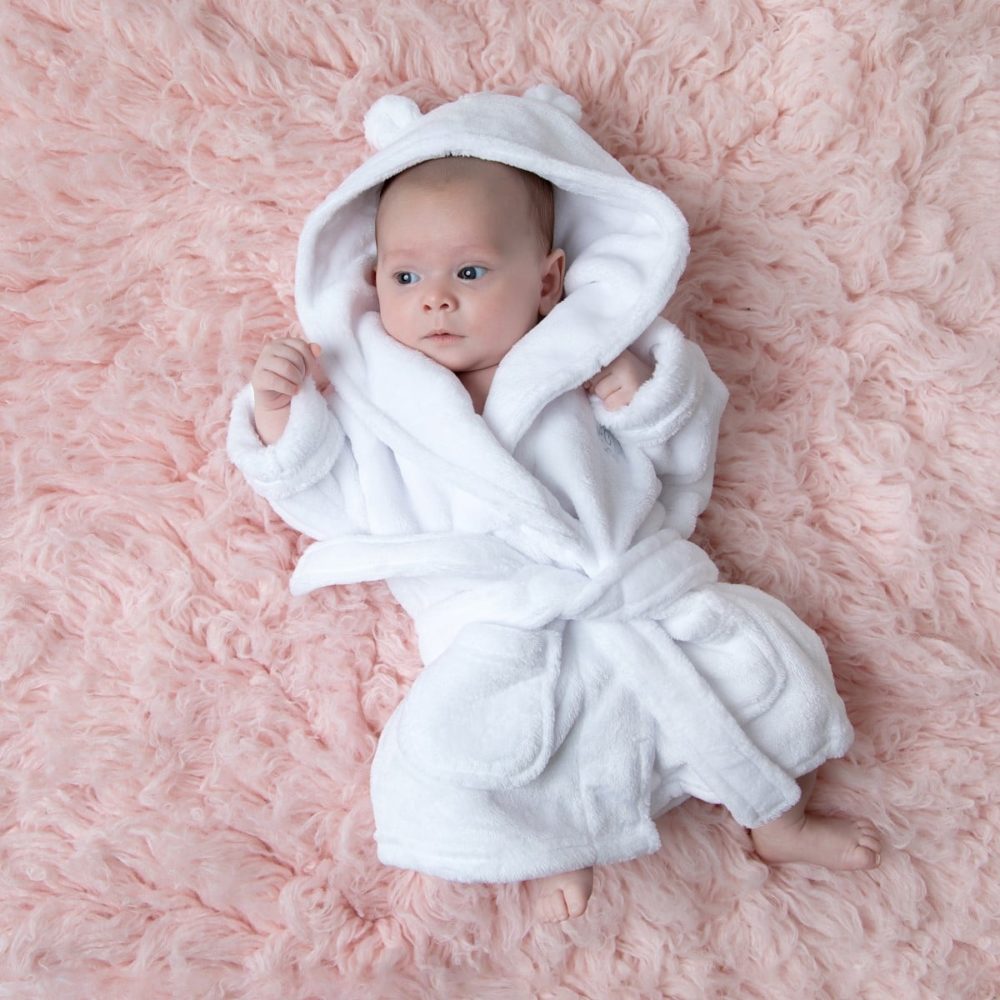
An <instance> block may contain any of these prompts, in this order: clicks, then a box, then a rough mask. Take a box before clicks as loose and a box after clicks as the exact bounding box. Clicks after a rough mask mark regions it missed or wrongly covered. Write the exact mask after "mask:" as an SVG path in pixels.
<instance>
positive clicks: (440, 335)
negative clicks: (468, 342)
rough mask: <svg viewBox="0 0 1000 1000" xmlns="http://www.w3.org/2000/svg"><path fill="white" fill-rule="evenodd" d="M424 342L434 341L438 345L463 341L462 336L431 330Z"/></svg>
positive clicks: (446, 331)
mask: <svg viewBox="0 0 1000 1000" xmlns="http://www.w3.org/2000/svg"><path fill="white" fill-rule="evenodd" d="M423 339H424V340H433V341H436V342H437V343H441V344H444V343H447V342H448V341H450V340H461V339H462V338H461V336H460V335H459V334H457V333H450V332H449V331H448V330H431V332H430V333H428V334H425V335H424V337H423Z"/></svg>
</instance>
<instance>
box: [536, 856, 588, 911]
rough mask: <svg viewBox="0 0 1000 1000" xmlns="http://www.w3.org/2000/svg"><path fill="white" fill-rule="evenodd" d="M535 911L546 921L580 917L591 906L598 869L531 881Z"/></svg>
mask: <svg viewBox="0 0 1000 1000" xmlns="http://www.w3.org/2000/svg"><path fill="white" fill-rule="evenodd" d="M527 886H528V899H529V901H530V906H531V911H532V913H534V915H535V918H536V919H537V920H540V921H542V922H543V923H557V922H558V921H560V920H568V919H569V918H570V917H578V916H580V914H581V913H583V911H584V910H585V909H586V908H587V901H588V900H589V899H590V894H591V892H593V890H594V869H593V868H581V869H579V870H578V871H575V872H562V873H560V874H559V875H548V876H546V877H545V878H536V879H532V880H531V881H530V882H528V883H527Z"/></svg>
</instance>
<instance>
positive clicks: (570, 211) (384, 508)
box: [229, 86, 852, 882]
mask: <svg viewBox="0 0 1000 1000" xmlns="http://www.w3.org/2000/svg"><path fill="white" fill-rule="evenodd" d="M579 117H580V109H579V105H578V104H577V103H576V102H575V100H573V99H572V98H571V97H569V96H568V95H566V94H563V93H561V92H559V91H558V90H556V89H555V88H553V87H546V86H542V87H536V88H533V89H531V90H529V91H528V92H527V93H526V94H525V95H524V96H523V97H516V96H511V95H500V94H492V93H477V94H472V95H467V96H465V97H462V98H460V99H458V100H457V101H454V102H452V103H449V104H445V105H442V106H440V107H438V108H436V109H435V110H433V111H431V112H429V113H427V114H426V115H425V114H421V112H420V111H419V109H418V108H417V106H416V105H415V104H414V103H413V102H412V101H409V100H408V99H405V98H402V97H399V96H388V97H385V98H383V99H381V100H380V101H378V102H376V104H375V105H374V106H373V107H372V109H371V110H370V111H369V113H368V115H367V117H366V122H365V124H366V135H367V137H368V139H369V142H370V143H371V144H372V146H373V147H375V149H376V151H375V152H374V154H373V155H372V156H371V157H370V158H369V159H368V160H367V161H366V162H365V163H364V164H363V165H362V166H361V167H359V168H358V169H357V170H356V171H355V172H354V173H352V174H351V175H350V176H349V177H348V178H347V179H346V180H345V181H344V182H343V183H342V184H341V185H340V186H339V187H338V188H337V189H336V190H335V191H334V192H333V193H332V194H331V195H330V196H329V198H327V199H326V201H324V202H323V204H322V205H320V207H319V208H317V209H316V210H315V211H314V212H313V214H312V215H311V216H310V218H309V219H308V221H307V223H306V225H305V229H304V231H303V234H302V237H301V241H300V248H299V255H298V266H297V274H296V303H297V307H298V312H299V318H300V320H301V323H302V325H303V328H304V330H305V332H306V335H307V336H308V337H309V339H311V340H313V341H315V342H317V343H319V344H320V345H321V347H322V348H323V355H322V362H323V364H324V365H325V367H326V369H327V371H328V374H329V377H330V380H331V384H332V389H331V390H329V391H327V393H326V394H325V395H321V394H320V393H319V392H318V390H317V389H316V387H315V385H314V384H313V383H312V382H311V381H310V382H308V383H307V384H306V386H305V387H304V388H303V390H302V391H301V392H300V393H299V395H297V396H296V397H295V400H294V402H293V407H292V415H291V418H290V421H289V424H288V427H287V429H286V431H285V432H284V434H283V435H282V437H281V438H280V439H279V441H277V442H276V443H275V444H273V445H271V446H269V447H265V446H264V445H263V444H262V443H261V442H260V440H259V439H258V438H257V435H256V433H255V430H254V426H253V418H252V410H253V398H252V389H250V387H247V388H246V389H244V391H243V392H242V393H240V395H239V396H238V398H237V399H236V402H235V405H234V409H233V416H232V422H231V427H230V435H229V453H230V456H231V457H232V459H233V461H234V462H236V464H237V465H238V466H239V467H240V469H241V470H242V471H243V472H244V474H245V475H246V477H247V479H248V480H249V482H250V484H251V485H252V486H253V487H254V489H255V490H257V492H258V493H260V494H261V495H262V496H264V497H265V498H267V499H268V500H269V501H270V502H271V504H272V505H273V506H274V508H275V510H276V511H277V512H278V513H279V514H280V515H281V516H282V517H283V518H284V519H285V520H286V521H287V522H288V523H289V524H291V525H293V526H294V527H296V528H298V529H299V530H300V531H302V532H303V533H305V534H306V535H308V536H309V537H311V538H313V539H316V540H317V541H316V543H315V544H314V545H312V546H311V547H310V548H309V549H308V550H307V551H306V553H305V554H304V556H303V557H302V559H301V561H300V563H299V565H298V567H297V568H296V571H295V573H294V575H293V577H292V589H293V592H295V593H297V594H303V593H307V592H309V591H311V590H314V589H316V588H318V587H322V586H326V585H332V584H347V583H357V582H361V581H372V580H380V579H385V580H387V581H388V583H389V585H390V587H391V588H392V590H393V593H394V594H395V596H396V597H397V599H398V600H399V601H400V603H401V604H402V605H403V607H404V608H405V609H406V610H407V612H408V613H409V614H410V615H411V616H412V618H413V620H414V624H415V628H416V632H417V636H418V640H419V646H420V652H421V657H422V660H423V662H424V665H425V666H424V670H423V671H422V672H421V674H420V676H419V677H418V679H417V680H416V682H415V683H414V685H413V688H412V690H411V691H410V693H409V694H408V695H407V697H406V698H405V699H404V701H403V702H402V704H401V705H400V706H399V708H398V710H397V711H396V712H395V713H394V714H393V716H392V718H391V719H390V720H389V722H388V724H387V725H386V727H385V730H384V731H383V733H382V735H381V739H380V741H379V746H378V752H377V754H376V757H375V761H374V764H373V768H372V801H373V806H374V811H375V820H376V834H375V835H376V839H377V842H378V853H379V858H380V859H381V860H382V861H383V862H384V863H387V864H392V865H396V866H399V867H405V868H412V869H416V870H418V871H422V872H425V873H428V874H433V875H438V876H441V877H444V878H449V879H454V880H457V881H488V882H504V881H519V880H523V879H527V878H533V877H538V876H543V875H547V874H552V873H554V872H558V871H564V870H569V869H573V868H579V867H583V866H586V865H592V864H601V863H609V862H615V861H624V860H629V859H632V858H635V857H638V856H640V855H642V854H647V853H650V852H653V851H655V850H657V849H658V847H659V846H660V839H659V834H658V832H657V828H656V826H655V824H654V819H655V818H656V817H657V816H658V815H660V814H662V813H663V812H664V811H666V810H667V809H669V808H671V807H672V806H674V805H676V804H677V803H679V802H681V801H683V800H684V799H685V798H687V797H688V796H691V795H693V796H696V797H698V798H700V799H702V800H704V801H708V802H716V803H722V804H723V805H725V806H726V807H727V808H728V809H729V810H730V812H731V813H732V814H733V816H734V817H735V818H736V819H737V820H738V821H739V822H740V823H742V824H743V825H745V826H750V827H753V826H757V825H760V824H762V823H766V822H768V821H770V820H772V819H774V818H776V817H777V816H778V815H780V814H781V813H783V812H784V811H786V810H787V809H788V808H789V807H790V806H791V805H793V804H794V803H795V801H796V800H797V799H798V797H799V788H798V785H797V783H796V781H795V779H796V777H798V776H799V775H801V774H803V773H805V772H807V771H811V770H813V769H814V768H815V767H817V766H818V765H819V764H820V763H821V762H822V761H824V760H826V759H829V758H830V757H836V756H840V755H842V754H843V753H844V752H845V751H846V750H847V748H848V746H849V745H850V742H851V738H852V731H851V727H850V724H849V723H848V721H847V717H846V713H845V710H844V706H843V703H842V702H841V700H840V698H839V697H838V695H837V693H836V690H835V688H834V685H833V679H832V676H831V672H830V667H829V663H828V661H827V658H826V655H825V653H824V651H823V647H822V644H821V643H820V642H819V640H818V638H817V637H816V636H815V634H814V633H812V632H811V631H810V630H809V629H808V628H807V627H806V626H805V625H804V624H803V623H802V622H800V621H799V620H798V619H797V618H796V617H795V616H794V615H793V614H792V613H791V612H790V611H789V610H788V609H787V608H786V607H784V606H783V605H782V604H780V603H779V602H777V601H775V600H773V599H771V598H769V597H768V596H767V595H765V594H763V593H761V592H760V591H758V590H755V589H753V588H749V587H739V586H731V585H727V584H722V583H719V582H718V573H717V571H716V568H715V566H714V565H713V564H712V562H711V560H710V559H709V558H708V557H707V556H706V555H705V553H704V552H703V551H702V550H701V549H700V548H698V547H697V546H695V545H694V544H693V543H692V542H691V541H690V540H689V538H690V535H691V533H692V531H693V529H694V525H695V519H696V518H697V516H698V514H699V513H700V512H701V511H702V510H703V509H704V507H705V505H706V503H707V501H708V497H709V493H710V490H711V482H712V473H713V467H714V459H715V449H716V438H717V434H718V427H719V420H720V417H721V414H722V410H723V407H724V405H725V402H726V398H727V393H726V390H725V388H724V387H723V385H722V383H721V382H720V380H719V379H718V378H717V377H716V376H715V375H713V373H712V372H711V370H710V369H709V367H708V365H707V362H706V360H705V357H704V355H703V354H702V352H701V351H700V350H699V349H698V348H697V347H695V346H694V345H693V344H691V343H689V342H687V341H686V340H685V339H684V337H683V336H682V334H681V332H680V331H679V330H678V329H677V328H676V327H675V326H673V325H672V324H670V323H668V322H666V321H665V320H663V319H662V318H660V317H659V313H660V311H661V310H662V309H663V307H664V306H665V304H666V301H667V299H668V298H669V296H670V294H671V293H672V292H673V290H674V288H675V286H676V283H677V280H678V278H679V276H680V274H681V271H682V269H683V266H684V261H685V259H686V256H687V249H688V244H687V228H686V225H685V223H684V220H683V217H682V216H681V214H680V212H679V211H678V210H677V208H676V207H675V206H674V204H673V203H672V202H671V201H670V200H669V198H667V197H666V195H664V194H663V193H661V192H660V191H658V190H656V189H654V188H653V187H651V186H648V185H645V184H642V183H640V182H638V181H636V180H634V179H633V178H632V177H631V176H630V175H629V174H628V172H627V171H626V170H625V169H624V168H623V167H622V166H621V165H620V164H619V163H618V162H617V161H616V160H615V159H614V158H613V157H611V156H610V155H609V154H608V153H607V152H605V151H604V150H603V149H602V148H601V147H600V146H599V145H598V144H597V143H596V142H594V141H593V140H592V139H591V138H590V137H589V136H588V135H587V133H586V132H585V131H584V130H583V129H582V128H581V127H580V125H579ZM447 155H452V156H474V157H478V158H481V159H486V160H495V161H498V162H502V163H506V164H509V165H512V166H516V167H520V168H522V169H526V170H530V171H532V172H534V173H536V174H538V175H539V176H542V177H545V178H546V179H548V180H549V181H551V182H552V184H553V186H554V188H555V190H556V226H555V242H556V245H557V246H560V247H562V248H563V249H564V250H565V252H566V255H567V271H566V281H565V296H564V298H563V300H562V301H561V302H559V303H558V304H557V305H556V307H555V308H554V309H553V310H552V311H551V312H550V313H549V314H548V315H547V316H546V317H545V318H544V319H542V320H541V321H540V322H539V323H538V324H537V325H536V326H535V327H534V328H533V329H531V330H530V331H529V332H528V333H527V334H526V335H525V336H524V337H523V339H522V340H520V341H519V342H518V343H517V344H516V345H515V346H514V348H513V349H512V350H511V351H510V352H509V353H508V355H507V356H506V357H505V358H504V360H503V361H502V363H501V365H500V367H499V369H498V371H497V373H496V376H495V379H494V382H493V384H492V387H491V390H490V393H489V397H488V399H487V402H486V405H485V408H484V410H483V413H482V415H481V416H480V415H478V414H477V413H475V412H474V410H473V408H472V404H471V400H470V399H469V397H468V394H467V393H466V392H465V390H464V388H463V387H462V385H461V383H460V382H459V380H458V378H457V377H456V376H455V375H454V374H453V373H452V372H450V371H448V370H447V369H445V368H443V367H441V366H440V365H438V364H436V363H435V362H433V361H431V360H429V359H428V358H426V357H424V356H423V355H422V354H420V353H419V352H416V351H413V350H411V349H410V348H408V347H405V346H403V345H401V344H399V343H397V342H396V341H395V340H393V339H392V338H391V337H390V336H388V334H387V333H386V332H385V330H384V329H383V327H382V325H381V322H380V320H379V316H378V312H377V301H376V299H375V294H374V290H373V288H372V286H371V284H370V283H369V282H368V281H367V280H366V276H367V274H368V272H369V270H370V268H371V265H372V261H373V258H374V254H375V244H374V235H375V231H374V218H375V211H376V207H377V200H378V193H379V189H380V187H381V185H382V183H383V182H384V181H385V180H386V179H387V178H389V177H391V176H393V175H395V174H397V173H398V172H400V171H401V170H405V169H406V168H407V167H410V166H412V165H414V164H416V163H420V162H423V161H425V160H428V159H434V158H437V157H441V156H447ZM626 347H632V348H633V349H634V350H635V351H636V352H637V353H639V354H640V355H641V356H643V357H645V358H646V359H647V360H648V361H649V362H650V363H651V364H652V365H653V366H654V371H653V375H652V377H651V378H650V380H649V381H648V382H647V383H646V384H645V385H643V386H642V387H641V388H640V390H639V391H638V392H637V394H636V396H635V398H634V399H633V400H632V402H631V403H630V404H629V405H628V406H627V407H625V408H624V409H622V410H620V411H616V412H609V411H607V410H605V408H604V406H603V404H602V403H601V402H600V401H599V400H597V399H596V398H588V395H587V393H586V392H585V391H584V389H583V388H581V386H582V384H583V383H584V382H585V381H586V380H587V379H589V378H590V377H592V376H593V375H595V374H596V373H597V372H598V371H599V370H600V369H601V368H602V367H603V366H604V365H606V364H607V363H609V362H610V361H611V360H612V359H614V358H615V357H617V356H618V355H619V354H620V353H621V352H622V351H623V350H624V349H625V348H626Z"/></svg>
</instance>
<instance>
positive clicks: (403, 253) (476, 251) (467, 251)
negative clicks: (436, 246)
mask: <svg viewBox="0 0 1000 1000" xmlns="http://www.w3.org/2000/svg"><path fill="white" fill-rule="evenodd" d="M435 252H436V253H441V254H442V255H444V254H447V256H448V257H449V259H450V258H452V257H457V258H466V257H492V256H496V255H497V254H498V253H499V251H498V250H497V248H496V247H489V246H484V245H481V244H479V245H472V244H468V245H465V246H457V247H449V248H448V249H447V250H444V251H441V250H438V251H428V248H427V247H426V246H421V247H393V248H392V249H390V250H385V251H383V252H382V253H380V254H379V257H380V259H382V260H394V261H398V260H415V259H417V258H423V260H424V261H426V260H427V259H428V258H429V257H433V256H434V254H435Z"/></svg>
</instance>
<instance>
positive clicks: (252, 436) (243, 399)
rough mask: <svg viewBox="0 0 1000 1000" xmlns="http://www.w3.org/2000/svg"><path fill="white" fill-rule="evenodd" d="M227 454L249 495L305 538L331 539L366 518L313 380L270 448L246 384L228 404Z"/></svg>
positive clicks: (347, 458) (340, 436) (339, 437)
mask: <svg viewBox="0 0 1000 1000" xmlns="http://www.w3.org/2000/svg"><path fill="white" fill-rule="evenodd" d="M226 450H227V452H228V454H229V458H230V460H231V461H232V462H233V464H234V465H236V467H237V468H238V469H239V470H240V471H241V472H242V473H243V475H244V477H245V478H246V480H247V482H248V483H249V484H250V487H251V488H252V489H253V490H254V492H255V493H257V494H259V495H260V496H262V497H263V498H264V499H265V500H267V501H268V503H270V505H271V506H272V507H273V508H274V510H275V511H276V512H277V514H278V516H279V517H281V518H282V520H284V521H285V522H286V523H287V524H289V525H290V526H291V527H293V528H295V529H296V530H297V531H301V532H302V533H303V534H304V535H308V536H309V537H310V538H316V539H323V538H332V537H335V536H337V535H341V534H344V533H345V532H347V531H355V530H357V529H358V527H359V526H360V525H362V524H363V523H364V521H365V520H366V518H365V517H364V512H363V505H362V504H361V499H360V490H359V488H358V485H357V484H358V475H357V467H356V465H355V462H354V456H353V454H352V453H351V448H350V444H349V443H348V441H347V438H346V436H345V434H344V431H343V428H342V427H341V426H340V423H339V422H338V420H337V418H336V417H335V416H334V414H333V413H332V412H331V410H330V408H329V406H327V403H326V400H325V398H324V397H323V395H322V394H321V393H320V392H319V390H317V388H316V386H315V384H314V383H313V381H312V379H307V380H306V382H305V383H304V384H303V386H302V388H301V390H300V391H299V392H298V393H297V394H296V395H295V396H294V397H293V398H292V406H291V413H290V415H289V418H288V425H287V426H286V427H285V430H284V432H283V433H282V435H281V437H280V438H278V440H277V441H275V442H274V443H273V444H271V445H265V444H264V443H263V442H262V441H261V439H260V437H259V436H258V434H257V428H256V426H255V425H254V420H253V388H252V387H251V386H249V385H247V386H246V387H245V388H244V389H243V390H242V391H241V392H240V393H239V394H238V395H237V396H236V399H235V400H234V402H233V409H232V413H231V415H230V419H229V432H228V435H227V439H226Z"/></svg>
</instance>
